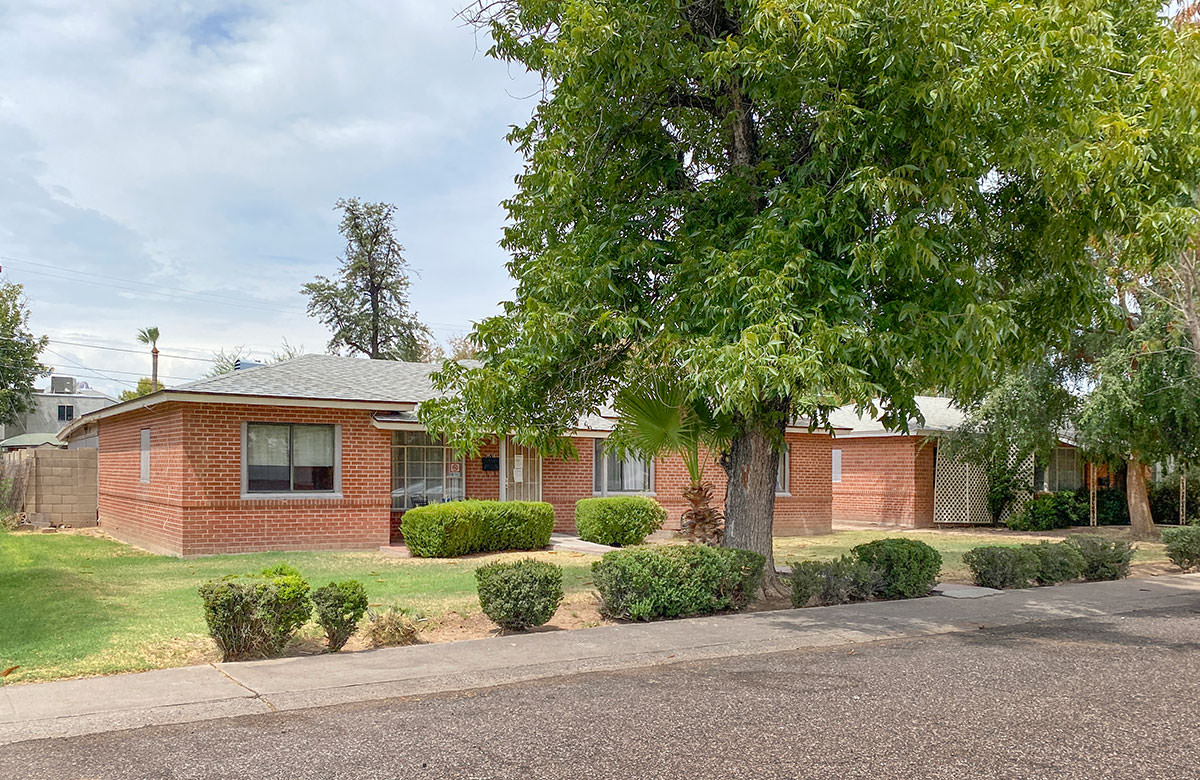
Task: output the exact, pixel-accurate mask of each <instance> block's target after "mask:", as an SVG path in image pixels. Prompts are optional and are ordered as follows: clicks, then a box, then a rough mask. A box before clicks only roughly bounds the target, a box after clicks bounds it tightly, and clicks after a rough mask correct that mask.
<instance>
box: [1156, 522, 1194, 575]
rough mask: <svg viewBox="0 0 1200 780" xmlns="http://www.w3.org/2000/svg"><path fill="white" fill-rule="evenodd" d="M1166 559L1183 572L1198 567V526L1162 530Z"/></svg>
mask: <svg viewBox="0 0 1200 780" xmlns="http://www.w3.org/2000/svg"><path fill="white" fill-rule="evenodd" d="M1162 538H1163V541H1164V542H1166V543H1167V558H1168V559H1169V560H1170V561H1171V563H1173V564H1175V565H1176V566H1178V567H1179V568H1181V569H1183V570H1184V571H1188V570H1189V569H1193V568H1195V567H1198V566H1200V526H1194V525H1190V526H1180V527H1178V528H1164V529H1163V532H1162Z"/></svg>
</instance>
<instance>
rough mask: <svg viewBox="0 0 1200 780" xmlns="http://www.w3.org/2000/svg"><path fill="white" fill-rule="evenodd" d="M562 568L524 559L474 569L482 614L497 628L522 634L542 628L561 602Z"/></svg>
mask: <svg viewBox="0 0 1200 780" xmlns="http://www.w3.org/2000/svg"><path fill="white" fill-rule="evenodd" d="M562 583H563V573H562V568H561V567H559V566H555V565H554V564H553V563H549V562H547V561H537V560H534V559H532V558H525V559H524V560H520V561H512V562H511V563H503V562H500V563H490V564H487V565H486V566H480V567H479V568H478V569H476V570H475V588H476V590H477V591H478V593H479V606H480V608H481V609H483V614H485V615H487V616H488V617H489V618H490V619H491V621H492V622H493V623H495V624H496V625H498V626H500V627H501V628H507V629H510V630H513V631H524V630H525V629H527V628H531V627H533V626H540V625H544V624H545V623H546V622H547V621H549V620H550V618H552V617H554V612H555V611H556V610H557V609H558V605H559V604H561V603H562V600H563V584H562Z"/></svg>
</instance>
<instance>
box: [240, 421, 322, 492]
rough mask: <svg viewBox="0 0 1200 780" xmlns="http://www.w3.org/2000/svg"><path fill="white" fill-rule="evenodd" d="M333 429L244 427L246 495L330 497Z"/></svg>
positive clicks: (249, 424)
mask: <svg viewBox="0 0 1200 780" xmlns="http://www.w3.org/2000/svg"><path fill="white" fill-rule="evenodd" d="M336 433H337V432H336V429H335V426H333V425H299V424H289V423H282V424H281V423H246V447H245V453H244V456H245V461H246V492H247V493H332V492H334V490H335V483H336V449H337V447H336Z"/></svg>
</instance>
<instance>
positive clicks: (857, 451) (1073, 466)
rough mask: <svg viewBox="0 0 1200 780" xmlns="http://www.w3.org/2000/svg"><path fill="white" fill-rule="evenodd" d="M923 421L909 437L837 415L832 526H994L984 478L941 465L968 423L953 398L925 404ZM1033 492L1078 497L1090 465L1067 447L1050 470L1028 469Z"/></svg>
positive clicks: (847, 413) (852, 415)
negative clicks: (945, 440)
mask: <svg viewBox="0 0 1200 780" xmlns="http://www.w3.org/2000/svg"><path fill="white" fill-rule="evenodd" d="M916 400H917V407H918V409H920V411H921V416H922V417H923V418H924V419H923V420H915V419H914V420H909V433H907V434H903V433H897V432H894V431H889V430H887V429H885V428H884V426H883V424H882V423H881V422H879V420H877V419H875V418H873V417H871V416H869V415H866V414H858V413H857V412H855V410H854V408H853V407H850V406H846V407H842V408H840V409H837V410H835V411H834V412H833V413H832V414H831V415H830V417H829V420H830V422H831V423H832V424H834V425H836V426H839V427H841V428H846V429H848V430H847V431H838V432H837V434H836V437H835V439H834V442H833V449H832V453H831V459H832V462H833V496H832V502H833V519H834V520H835V521H847V522H868V523H878V524H883V525H895V526H901V527H907V528H931V527H933V526H934V525H935V524H936V525H980V524H988V523H991V522H992V517H991V514H990V513H989V512H988V508H987V489H988V480H987V476H986V474H985V472H984V470H983V469H982V468H980V467H978V466H974V465H969V464H967V463H963V462H961V461H959V460H957V459H954V458H949V457H939V454H938V438H939V437H940V436H943V435H945V434H947V433H949V432H950V431H953V430H955V429H957V428H958V427H959V426H961V425H962V423H963V421H964V420H965V415H964V414H963V412H962V410H961V409H959V408H958V407H956V406H955V405H954V404H953V402H951V400H950V399H948V398H941V397H936V396H918V397H917V399H916ZM1023 468H1024V470H1025V471H1026V473H1027V478H1028V479H1029V483H1030V485H1031V487H1032V489H1033V490H1034V491H1059V490H1075V489H1077V488H1080V487H1083V486H1085V485H1086V482H1085V478H1084V474H1085V464H1084V462H1083V459H1082V458H1081V457H1080V456H1079V454H1078V452H1077V450H1076V449H1075V447H1074V446H1073V445H1072V444H1071V442H1069V441H1067V440H1065V439H1064V440H1060V441H1059V443H1058V446H1057V447H1056V448H1055V450H1054V454H1053V456H1052V457H1051V458H1050V459H1049V462H1048V463H1046V464H1040V463H1039V464H1034V463H1033V462H1032V461H1030V462H1028V463H1026V464H1024V466H1023Z"/></svg>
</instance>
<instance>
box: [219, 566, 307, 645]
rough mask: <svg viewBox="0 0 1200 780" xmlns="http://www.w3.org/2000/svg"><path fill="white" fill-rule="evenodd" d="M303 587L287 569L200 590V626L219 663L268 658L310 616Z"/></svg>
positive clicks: (228, 579)
mask: <svg viewBox="0 0 1200 780" xmlns="http://www.w3.org/2000/svg"><path fill="white" fill-rule="evenodd" d="M308 593H309V588H308V582H306V581H305V579H304V578H303V577H301V576H300V572H298V571H296V570H295V569H294V568H292V567H290V566H275V567H272V568H269V569H264V570H263V571H262V572H261V573H260V574H246V575H241V576H236V575H235V576H230V577H225V578H223V579H219V580H210V581H209V582H206V583H204V584H203V585H201V586H200V598H201V599H202V600H203V601H204V622H205V623H207V624H208V633H209V634H210V635H211V636H212V638H213V641H214V642H216V643H217V649H218V650H220V651H221V660H222V661H237V660H242V659H246V658H271V657H274V656H277V655H279V654H280V653H281V652H283V648H284V647H285V646H286V645H287V643H288V641H289V640H290V639H291V638H292V637H293V636H295V634H296V632H297V631H298V630H299V629H300V627H301V626H303V625H304V624H305V623H307V622H308V619H309V617H311V616H312V609H313V603H312V599H311V598H309V595H308Z"/></svg>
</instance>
